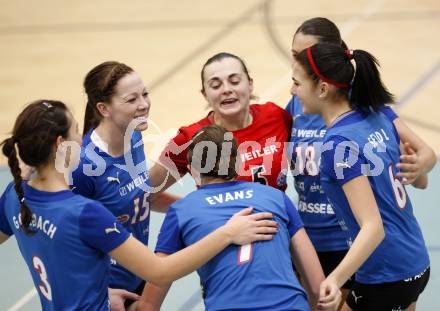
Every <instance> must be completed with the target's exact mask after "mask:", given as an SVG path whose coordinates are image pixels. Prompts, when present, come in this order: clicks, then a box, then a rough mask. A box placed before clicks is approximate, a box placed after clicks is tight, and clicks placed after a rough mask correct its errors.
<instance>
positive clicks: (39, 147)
mask: <svg viewBox="0 0 440 311" xmlns="http://www.w3.org/2000/svg"><path fill="white" fill-rule="evenodd" d="M70 125H71V119H70V117H69V115H68V110H67V107H66V106H65V105H64V104H63V103H62V102H59V101H54V100H37V101H35V102H33V103H31V104H29V105H28V106H26V108H25V109H24V110H23V111H22V112H21V113H20V115H19V116H18V117H17V120H16V121H15V125H14V129H13V131H12V137H10V138H7V139H5V140H4V141H3V142H2V143H0V146H1V145H3V148H2V151H3V154H4V155H5V156H6V157H7V158H8V165H9V168H10V170H11V173H12V176H13V177H14V188H15V192H16V193H17V196H18V199H19V201H20V214H21V219H20V220H21V224H22V227H23V229H24V232H25V233H26V234H29V235H30V234H32V233H33V232H32V231H31V230H30V229H29V226H30V224H31V222H32V211H31V210H30V208H29V207H28V206H27V204H26V199H25V195H24V191H23V186H22V181H23V180H22V177H21V169H20V166H19V162H18V155H17V151H16V148H17V149H18V153H19V155H20V158H21V159H22V161H23V162H24V163H25V164H26V165H29V166H32V167H35V168H38V167H39V166H41V165H43V164H46V163H47V161H49V159H50V156H51V154H52V152H53V151H52V148H53V146H54V144H55V141H56V139H57V137H58V136H62V137H64V138H66V137H67V135H68V131H69V129H70Z"/></svg>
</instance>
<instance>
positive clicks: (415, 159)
mask: <svg viewBox="0 0 440 311" xmlns="http://www.w3.org/2000/svg"><path fill="white" fill-rule="evenodd" d="M402 152H403V154H402V155H401V156H400V162H399V163H397V165H396V166H397V168H398V169H399V170H400V172H399V173H397V177H400V179H401V180H402V184H404V185H410V184H412V183H413V182H414V181H415V180H416V179H417V178H418V177H419V176H420V175H421V173H422V163H420V158H419V156H418V155H417V153H416V152H415V151H414V149H413V148H412V147H411V145H410V144H409V143H404V144H403V150H402Z"/></svg>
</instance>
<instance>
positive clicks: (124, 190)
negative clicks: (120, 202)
mask: <svg viewBox="0 0 440 311" xmlns="http://www.w3.org/2000/svg"><path fill="white" fill-rule="evenodd" d="M119 194H120V195H121V197H123V196H125V195H127V189H126V188H125V187H122V188H119Z"/></svg>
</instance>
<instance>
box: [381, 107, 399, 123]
mask: <svg viewBox="0 0 440 311" xmlns="http://www.w3.org/2000/svg"><path fill="white" fill-rule="evenodd" d="M380 111H381V112H382V113H383V114H384V115H386V116H387V118H388V119H389V120H390V121H391V122H393V121H394V120H396V119H397V118H398V117H399V116H398V115H397V114H396V113H395V112H394V110H393V108H391V107H390V106H383V107H382V108H380Z"/></svg>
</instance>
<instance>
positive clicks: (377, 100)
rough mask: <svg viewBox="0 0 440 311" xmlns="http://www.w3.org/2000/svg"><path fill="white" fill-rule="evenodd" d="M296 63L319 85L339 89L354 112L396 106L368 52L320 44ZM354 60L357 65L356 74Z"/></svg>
mask: <svg viewBox="0 0 440 311" xmlns="http://www.w3.org/2000/svg"><path fill="white" fill-rule="evenodd" d="M295 59H296V60H297V61H298V62H299V63H300V64H301V65H302V67H303V68H304V70H305V72H306V73H307V75H308V76H310V77H311V78H312V80H314V81H315V82H316V83H318V81H319V80H321V81H325V82H327V83H329V84H332V85H334V86H336V87H337V91H338V93H339V94H341V95H342V96H344V97H346V98H347V99H348V100H349V102H350V106H351V108H352V109H354V110H357V111H361V112H364V113H368V112H369V111H370V110H371V109H373V110H378V109H379V108H380V107H381V106H383V105H384V104H391V103H394V96H393V94H391V93H390V92H389V91H388V90H387V88H386V87H385V86H384V84H383V83H382V80H381V78H380V73H379V71H378V69H377V66H378V65H379V64H378V62H377V60H376V59H375V58H374V57H373V56H372V55H371V54H370V53H368V52H365V51H362V50H355V51H353V52H351V51H347V50H344V49H343V48H342V47H341V46H340V45H336V44H330V43H318V44H315V45H314V46H312V47H310V48H307V49H305V50H304V51H302V52H301V53H299V54H298V55H296V56H295ZM352 59H354V61H355V62H356V71H355V68H354V66H353V64H352V62H351V60H352Z"/></svg>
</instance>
